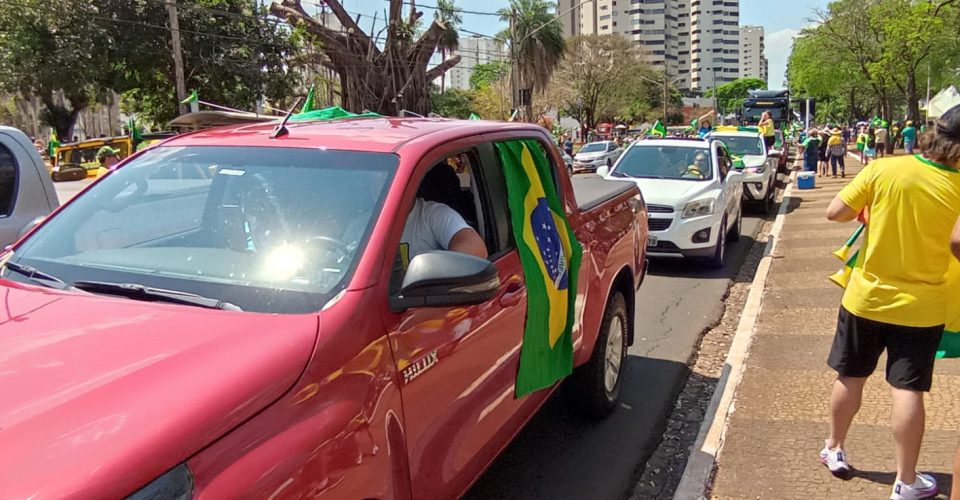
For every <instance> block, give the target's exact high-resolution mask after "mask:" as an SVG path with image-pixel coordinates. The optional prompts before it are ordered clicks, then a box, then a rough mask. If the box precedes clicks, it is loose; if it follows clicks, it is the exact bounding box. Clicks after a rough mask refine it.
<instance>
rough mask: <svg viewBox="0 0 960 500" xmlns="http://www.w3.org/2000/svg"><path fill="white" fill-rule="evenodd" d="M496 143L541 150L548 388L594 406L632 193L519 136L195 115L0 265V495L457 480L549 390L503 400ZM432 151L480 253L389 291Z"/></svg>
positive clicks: (502, 257)
mask: <svg viewBox="0 0 960 500" xmlns="http://www.w3.org/2000/svg"><path fill="white" fill-rule="evenodd" d="M515 139H533V140H535V141H537V142H539V143H540V145H541V146H542V148H543V152H544V153H545V154H546V155H547V157H548V158H549V161H550V162H551V163H552V165H553V166H554V171H553V172H554V178H553V179H552V180H553V181H554V182H555V183H556V188H557V190H558V192H559V195H560V198H561V199H562V205H563V209H564V210H565V212H566V217H567V219H568V220H569V222H570V224H571V226H572V228H573V230H574V231H575V234H576V236H577V239H578V241H579V242H580V243H581V244H582V246H583V258H582V264H581V266H580V271H579V274H578V277H579V281H578V285H577V298H576V307H575V311H574V318H575V325H574V327H573V335H572V337H573V346H574V364H575V366H576V368H575V370H574V372H573V375H572V376H571V377H570V378H569V379H568V380H567V381H566V382H565V384H564V385H565V386H566V387H565V389H564V391H565V392H567V393H568V395H569V396H570V399H571V401H573V402H574V403H576V405H577V407H578V408H580V409H582V410H585V411H587V412H590V413H593V414H595V415H604V414H607V413H609V412H610V411H613V409H614V408H615V406H616V402H617V398H618V396H619V391H620V383H621V377H620V373H619V369H620V367H621V366H623V360H624V357H625V356H626V350H627V346H628V345H629V344H630V342H631V341H632V339H633V332H634V324H633V323H634V314H633V305H634V293H635V291H636V290H637V288H638V287H639V285H640V283H641V282H642V280H643V276H644V273H645V261H646V256H645V253H644V252H645V247H646V244H645V243H646V241H647V234H646V232H647V230H646V208H645V206H644V204H643V201H642V198H641V197H640V193H639V191H638V190H637V188H636V187H635V185H634V184H632V183H622V182H616V181H604V180H601V179H599V178H596V177H593V176H590V178H588V177H581V178H578V179H576V180H571V179H570V177H569V176H568V175H567V172H566V169H564V168H562V165H563V161H562V159H561V156H560V152H559V151H558V150H557V149H556V148H555V147H554V146H553V145H552V141H551V139H550V136H549V135H548V134H547V133H546V131H545V130H543V129H542V128H539V127H537V126H533V125H529V124H505V123H495V122H482V121H452V120H441V119H396V118H365V119H344V120H336V121H331V122H303V123H294V124H290V125H287V128H286V133H281V134H276V133H274V126H273V125H272V124H257V125H247V126H240V127H233V128H226V129H214V130H208V131H201V132H197V133H193V134H188V135H183V136H178V137H175V138H173V139H170V140H168V141H166V142H165V143H164V144H162V145H159V146H156V147H154V148H152V149H149V150H147V151H143V152H141V153H138V154H137V155H135V156H133V157H131V158H130V159H128V160H127V161H125V162H124V163H123V164H122V165H121V166H120V167H119V168H117V169H116V170H115V171H114V172H112V173H110V174H109V175H107V176H104V177H103V178H102V179H99V180H98V181H97V182H96V183H95V184H93V185H92V186H91V187H89V188H88V189H87V190H86V191H84V192H83V193H81V194H80V195H79V196H77V197H76V198H74V199H73V200H71V201H70V202H69V203H68V204H66V205H65V206H64V207H62V208H61V209H60V210H59V211H57V212H56V213H55V214H54V215H53V216H51V217H50V218H48V219H47V220H45V221H44V222H43V223H42V224H41V225H39V226H38V227H37V228H35V229H34V230H33V231H32V232H31V233H30V234H29V235H27V236H26V237H25V238H24V239H22V240H21V241H19V242H18V243H17V244H15V245H14V246H13V248H11V249H9V250H8V251H7V252H6V253H5V254H4V255H3V256H2V257H0V264H2V265H3V266H4V267H3V271H2V276H0V295H2V296H3V300H2V301H0V310H2V314H0V316H2V322H0V450H2V452H0V496H2V497H4V498H37V499H41V498H61V497H74V498H119V497H128V496H129V497H130V498H135V499H136V498H194V497H196V498H215V499H220V498H271V499H272V498H307V497H311V498H312V497H319V496H323V497H328V498H355V499H361V498H452V497H456V496H458V495H460V494H462V493H463V492H464V491H465V490H466V489H467V488H468V487H469V486H470V485H471V484H472V482H473V481H474V480H476V478H477V477H478V476H479V475H480V474H481V473H482V472H483V470H484V469H485V468H486V467H487V466H488V465H489V464H490V462H491V461H492V460H493V459H494V458H495V457H496V456H497V454H498V453H499V452H500V451H501V450H502V449H503V448H504V447H505V446H506V445H507V444H508V442H509V441H510V440H511V438H512V437H513V436H514V435H515V434H517V432H519V430H520V429H521V427H522V426H523V425H524V423H525V422H527V421H528V420H529V419H530V417H531V416H532V415H533V414H534V412H535V411H536V410H537V409H538V408H539V407H540V406H541V404H542V403H543V402H544V401H545V400H546V399H547V397H548V396H549V395H550V394H551V393H552V392H553V390H554V389H556V388H557V387H558V386H559V385H560V384H555V385H554V386H552V387H550V388H548V389H546V390H540V391H536V392H533V393H531V394H528V395H526V396H523V397H520V398H517V397H515V394H514V383H515V381H516V379H517V371H518V359H519V355H520V351H521V341H522V339H523V331H524V321H525V307H526V303H527V292H526V288H525V281H524V273H523V269H522V267H521V263H520V258H519V256H518V252H517V249H516V245H515V243H514V238H513V236H512V234H511V227H510V224H511V219H510V217H508V213H507V212H508V209H507V203H506V201H505V196H506V194H505V187H504V186H505V184H504V175H503V171H502V166H501V164H500V160H499V159H498V156H497V155H496V154H495V152H494V148H495V145H496V144H497V143H498V142H501V141H511V140H515ZM440 162H446V163H447V165H450V167H451V168H454V169H455V170H454V172H455V173H456V176H455V177H456V178H455V179H453V182H452V184H450V185H449V186H448V187H447V190H446V192H440V194H439V195H438V196H445V197H446V198H445V199H444V200H441V201H440V202H443V203H446V204H449V206H450V207H451V208H454V209H455V210H456V211H458V212H459V213H460V215H461V216H462V217H463V218H464V220H465V221H466V222H467V223H468V224H470V225H471V226H472V227H473V228H474V229H476V230H477V232H478V234H479V235H481V237H482V238H483V240H484V242H485V244H486V246H487V250H488V253H489V255H490V257H489V259H488V260H483V259H479V258H476V257H473V256H470V255H466V254H458V253H455V252H438V253H431V252H427V253H425V254H422V255H418V256H416V257H414V259H420V258H421V257H424V258H425V259H426V260H425V262H428V263H430V262H433V264H434V265H427V266H419V268H420V269H421V270H422V269H427V271H429V272H425V273H424V275H423V276H419V277H417V276H414V277H411V276H410V275H411V274H413V268H414V265H413V263H411V264H410V267H409V268H408V273H407V274H408V276H406V277H405V278H404V280H403V283H402V288H400V289H399V290H398V286H397V283H398V282H397V271H396V266H395V262H396V261H397V254H398V243H399V241H400V237H401V232H402V230H403V227H404V224H405V222H406V220H407V214H408V213H409V212H410V210H411V208H412V207H413V206H414V202H415V199H416V198H417V197H420V196H427V194H424V192H423V191H422V190H421V187H422V186H421V183H422V181H423V179H424V178H425V176H426V174H427V172H428V170H429V169H430V168H431V167H433V166H434V165H436V164H438V163H440ZM558 166H561V167H560V168H556V167H558ZM434 191H436V189H434ZM440 191H443V190H440ZM434 194H435V195H436V193H434ZM430 259H433V260H432V261H431V260H430ZM478 261H479V262H478ZM398 297H400V298H404V299H405V300H399V299H398ZM413 299H416V300H413ZM418 301H419V302H418Z"/></svg>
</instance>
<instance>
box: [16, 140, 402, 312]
mask: <svg viewBox="0 0 960 500" xmlns="http://www.w3.org/2000/svg"><path fill="white" fill-rule="evenodd" d="M396 165H397V158H396V156H395V155H392V154H380V153H366V152H349V151H328V150H320V149H294V148H256V147H158V148H155V149H152V150H148V151H147V152H145V153H144V154H143V155H142V156H140V157H139V158H137V159H135V160H133V161H132V162H131V163H128V164H126V165H124V166H123V167H122V168H120V169H118V170H117V171H115V172H113V173H112V174H110V175H109V176H107V177H106V178H104V179H103V180H102V181H101V182H99V183H98V184H97V185H95V186H94V187H93V188H92V189H90V190H89V191H87V192H86V193H84V194H83V195H82V196H79V197H78V198H76V199H75V200H74V201H73V202H72V203H70V204H69V205H67V206H66V207H65V208H64V209H63V210H62V211H61V212H60V213H58V214H57V215H56V217H54V218H53V219H51V220H50V221H48V222H47V223H46V224H45V225H44V226H43V227H41V228H40V229H39V230H37V231H36V232H35V233H34V234H33V235H32V236H31V237H30V238H29V239H28V240H26V241H25V242H24V243H23V244H22V245H21V246H20V247H19V248H18V249H17V250H16V253H15V255H14V256H13V257H12V260H13V261H16V262H18V263H21V264H26V265H30V266H32V267H34V268H36V269H38V270H41V271H43V272H46V273H50V274H52V275H54V276H57V277H59V278H61V279H63V280H64V281H66V282H67V283H73V282H75V281H104V282H115V283H136V284H140V285H145V286H150V287H155V288H163V289H170V290H178V291H183V292H189V293H194V294H198V295H203V296H207V297H214V298H218V299H221V300H224V301H227V302H231V303H233V304H236V305H237V306H239V307H240V308H242V309H243V310H246V311H260V312H275V313H304V312H310V311H317V310H319V309H320V308H321V307H322V306H323V304H324V303H326V301H327V300H329V299H330V298H332V297H333V296H334V295H335V294H336V293H337V292H338V291H339V290H340V289H341V288H342V287H343V286H344V285H345V282H346V278H347V276H348V275H349V273H350V272H351V271H352V268H353V266H354V264H355V262H356V260H357V257H358V256H359V255H360V253H361V250H362V248H363V245H364V243H365V241H366V238H367V235H368V233H369V232H370V229H371V226H372V223H373V221H374V220H375V217H376V216H377V215H378V214H379V212H380V207H381V204H382V201H383V198H384V196H385V192H386V191H387V188H388V186H389V181H390V179H391V178H392V176H393V172H394V170H395V168H396ZM18 276H19V275H17V274H15V273H11V272H10V271H9V270H7V271H5V273H4V277H6V278H8V279H17V280H20V279H23V278H22V277H18Z"/></svg>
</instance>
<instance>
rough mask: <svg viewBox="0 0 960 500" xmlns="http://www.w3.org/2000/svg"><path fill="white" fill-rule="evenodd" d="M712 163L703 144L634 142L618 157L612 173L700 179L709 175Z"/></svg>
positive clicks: (642, 176)
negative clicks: (636, 143) (668, 144)
mask: <svg viewBox="0 0 960 500" xmlns="http://www.w3.org/2000/svg"><path fill="white" fill-rule="evenodd" d="M712 165H713V163H712V161H711V157H710V151H709V150H708V149H707V148H699V147H683V146H645V145H639V144H638V145H636V146H633V147H631V148H630V149H628V150H627V152H626V153H624V155H623V156H621V157H620V161H619V162H617V167H616V170H615V171H614V173H613V174H612V175H614V176H615V177H640V178H644V177H645V178H654V179H683V180H691V181H704V180H710V179H713V167H712Z"/></svg>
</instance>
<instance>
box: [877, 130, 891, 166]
mask: <svg viewBox="0 0 960 500" xmlns="http://www.w3.org/2000/svg"><path fill="white" fill-rule="evenodd" d="M888 135H889V131H887V127H885V126H883V125H880V127H878V128H877V130H876V136H877V158H883V157H884V156H886V154H887V137H888Z"/></svg>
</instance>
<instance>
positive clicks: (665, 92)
mask: <svg viewBox="0 0 960 500" xmlns="http://www.w3.org/2000/svg"><path fill="white" fill-rule="evenodd" d="M664 66H666V65H664ZM667 78H668V77H667V70H666V69H664V70H663V126H664V127H666V126H667Z"/></svg>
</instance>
